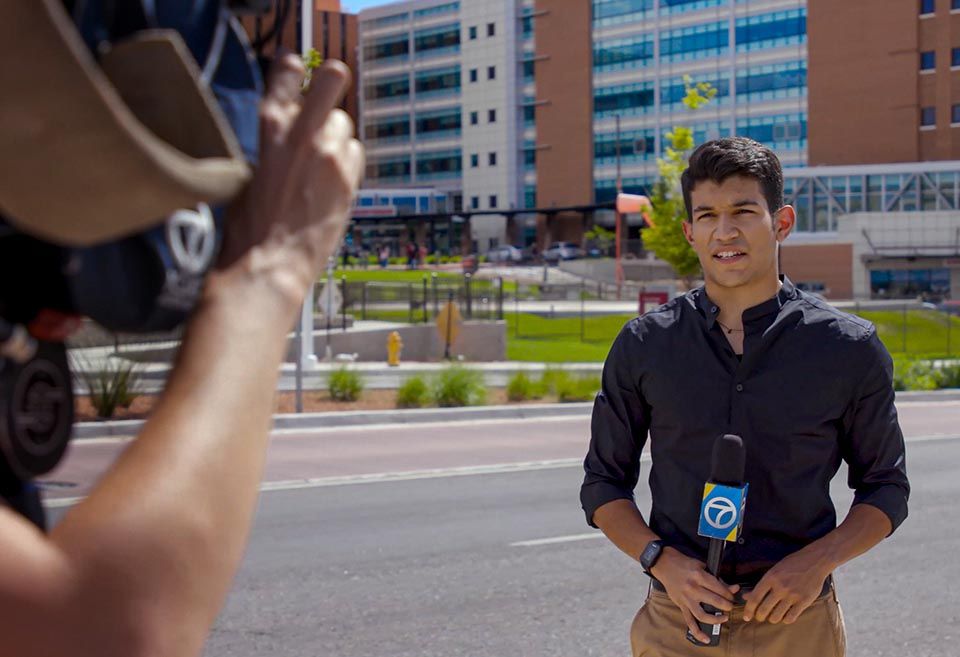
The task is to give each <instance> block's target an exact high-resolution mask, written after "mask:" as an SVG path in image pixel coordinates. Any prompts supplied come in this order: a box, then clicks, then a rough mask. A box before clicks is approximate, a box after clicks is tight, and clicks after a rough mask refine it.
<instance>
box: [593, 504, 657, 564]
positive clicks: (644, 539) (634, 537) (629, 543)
mask: <svg viewBox="0 0 960 657" xmlns="http://www.w3.org/2000/svg"><path fill="white" fill-rule="evenodd" d="M593 522H594V524H595V525H596V526H597V527H599V528H600V530H601V531H603V533H604V534H605V535H606V537H607V538H609V539H610V541H611V542H612V543H613V544H614V545H616V546H617V547H618V548H620V549H621V550H622V551H623V552H624V553H626V554H627V555H628V556H630V557H631V558H633V559H635V560H636V559H639V558H640V554H641V553H642V552H643V548H645V547H646V546H647V543H649V542H650V541H653V540H656V539H657V538H659V537H658V536H657V535H656V534H655V533H654V532H653V530H652V529H650V527H649V525H647V522H646V521H645V520H644V519H643V515H642V514H641V513H640V509H638V508H637V505H636V504H635V503H634V501H633V500H613V501H612V502H607V503H606V504H604V505H603V506H601V507H600V508H599V509H597V510H596V511H595V512H594V514H593Z"/></svg>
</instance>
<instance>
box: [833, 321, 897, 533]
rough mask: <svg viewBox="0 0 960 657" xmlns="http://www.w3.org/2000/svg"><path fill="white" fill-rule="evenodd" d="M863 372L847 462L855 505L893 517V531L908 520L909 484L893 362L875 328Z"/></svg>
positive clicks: (853, 411) (850, 426)
mask: <svg viewBox="0 0 960 657" xmlns="http://www.w3.org/2000/svg"><path fill="white" fill-rule="evenodd" d="M865 347H866V349H865V357H866V361H865V363H864V369H863V370H861V371H866V375H865V376H864V378H863V379H862V380H861V383H860V388H859V391H858V394H857V396H856V398H855V400H854V402H853V404H852V406H851V408H850V409H849V413H848V414H847V421H846V423H845V424H846V427H845V429H846V436H845V445H844V448H845V449H844V459H845V460H846V462H847V464H848V466H849V478H848V482H849V485H850V488H852V489H853V490H854V498H853V503H854V504H869V505H870V506H873V507H876V508H878V509H880V510H881V511H883V512H884V513H885V514H886V515H887V517H889V518H890V523H891V525H892V527H893V529H892V530H891V533H893V531H896V529H897V527H899V526H900V524H901V523H902V522H903V521H904V520H905V519H906V517H907V500H908V498H909V497H910V482H909V481H908V480H907V462H906V449H905V446H904V442H903V433H902V431H901V430H900V423H899V421H898V419H897V409H896V406H894V396H895V395H894V389H893V361H892V359H891V358H890V354H889V353H888V352H887V350H886V347H884V346H883V343H882V342H881V341H880V338H879V337H877V334H876V331H875V330H874V331H873V332H872V333H871V335H870V336H869V337H868V338H867V339H866V341H865Z"/></svg>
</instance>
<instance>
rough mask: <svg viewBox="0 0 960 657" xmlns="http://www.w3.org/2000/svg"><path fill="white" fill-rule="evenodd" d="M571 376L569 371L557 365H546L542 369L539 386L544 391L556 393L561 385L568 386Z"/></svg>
mask: <svg viewBox="0 0 960 657" xmlns="http://www.w3.org/2000/svg"><path fill="white" fill-rule="evenodd" d="M572 378H573V377H571V376H570V372H568V371H566V370H562V369H560V368H558V367H548V368H547V369H545V370H544V371H543V376H542V377H541V378H540V387H541V388H542V389H543V391H544V393H549V394H551V395H556V394H558V391H559V389H560V388H561V387H563V386H569V383H570V381H571V380H572Z"/></svg>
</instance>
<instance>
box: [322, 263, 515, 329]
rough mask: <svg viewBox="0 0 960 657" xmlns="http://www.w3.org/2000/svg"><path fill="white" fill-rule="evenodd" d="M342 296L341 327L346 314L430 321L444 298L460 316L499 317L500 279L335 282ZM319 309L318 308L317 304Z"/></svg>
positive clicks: (501, 302) (368, 318) (466, 277)
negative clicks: (451, 303) (453, 306)
mask: <svg viewBox="0 0 960 657" xmlns="http://www.w3.org/2000/svg"><path fill="white" fill-rule="evenodd" d="M338 285H339V290H340V294H341V296H342V298H343V306H342V307H343V310H342V312H341V313H340V315H339V316H338V317H336V318H334V317H331V318H330V319H331V320H332V321H334V322H336V321H337V319H339V321H340V323H341V324H342V327H343V328H346V326H347V324H348V316H350V318H352V319H354V320H362V321H371V320H381V321H390V322H402V323H408V324H417V323H424V324H426V323H429V322H431V321H434V320H435V319H436V317H437V315H438V314H439V313H440V311H441V310H443V308H444V307H445V306H446V304H447V303H448V302H453V303H454V304H456V306H457V309H458V310H459V312H460V316H461V317H462V318H463V319H464V320H487V321H490V320H500V319H503V307H504V289H503V280H502V279H499V278H498V279H493V280H489V279H480V280H477V279H474V278H473V277H472V276H471V275H470V274H466V275H464V276H462V277H460V278H457V279H449V278H441V277H438V276H435V275H425V276H424V277H423V278H422V279H421V280H420V281H417V282H403V283H399V282H398V283H389V282H379V281H378V282H372V281H371V282H366V281H353V282H351V281H348V280H347V279H346V278H341V279H340V281H339V282H338ZM321 311H322V308H321Z"/></svg>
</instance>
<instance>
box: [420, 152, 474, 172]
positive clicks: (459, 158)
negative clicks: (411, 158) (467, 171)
mask: <svg viewBox="0 0 960 657" xmlns="http://www.w3.org/2000/svg"><path fill="white" fill-rule="evenodd" d="M462 170H463V154H462V153H461V152H460V149H459V148H457V149H451V150H448V151H435V152H430V153H418V154H417V179H418V180H436V179H439V178H456V177H458V176H459V175H460V172H461V171H462Z"/></svg>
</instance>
